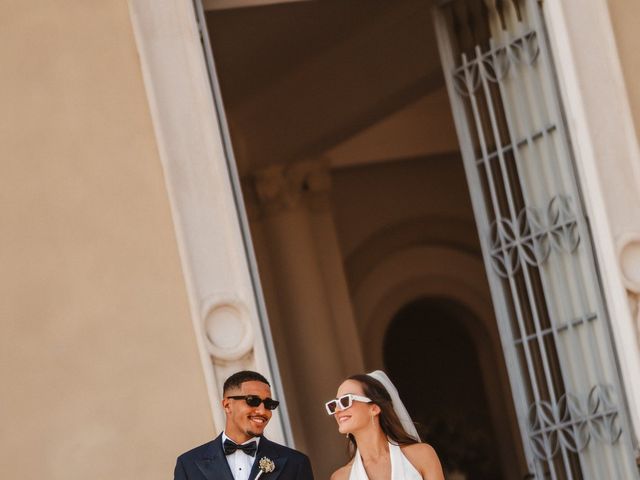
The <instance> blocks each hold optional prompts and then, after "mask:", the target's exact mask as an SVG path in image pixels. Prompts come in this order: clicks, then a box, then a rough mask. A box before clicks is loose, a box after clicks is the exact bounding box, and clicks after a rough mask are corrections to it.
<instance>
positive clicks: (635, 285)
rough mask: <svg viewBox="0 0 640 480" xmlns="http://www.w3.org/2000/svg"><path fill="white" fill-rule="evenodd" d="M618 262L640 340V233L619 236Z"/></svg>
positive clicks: (639, 339)
mask: <svg viewBox="0 0 640 480" xmlns="http://www.w3.org/2000/svg"><path fill="white" fill-rule="evenodd" d="M617 243H618V262H619V263H620V272H621V273H622V281H623V282H624V285H625V287H626V289H627V298H628V300H629V307H630V309H631V314H632V315H633V318H634V320H635V327H636V336H637V337H638V341H639V342H640V233H635V232H633V233H627V234H625V235H622V236H621V237H620V238H618V242H617Z"/></svg>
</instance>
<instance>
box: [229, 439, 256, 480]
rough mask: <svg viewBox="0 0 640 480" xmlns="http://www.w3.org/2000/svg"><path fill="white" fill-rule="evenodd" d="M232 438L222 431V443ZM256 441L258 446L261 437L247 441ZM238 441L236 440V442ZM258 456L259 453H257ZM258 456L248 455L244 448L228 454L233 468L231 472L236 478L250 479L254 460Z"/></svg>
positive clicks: (237, 479)
mask: <svg viewBox="0 0 640 480" xmlns="http://www.w3.org/2000/svg"><path fill="white" fill-rule="evenodd" d="M227 439H228V440H230V441H232V442H233V440H231V439H230V438H229V437H227V434H226V433H224V432H222V444H223V445H224V441H225V440H227ZM250 442H256V446H258V445H259V444H260V437H254V438H252V439H250V440H247V441H246V442H244V443H242V444H241V445H244V444H245V443H250ZM234 443H236V442H234ZM256 456H257V455H256ZM255 459H256V457H252V456H251V455H247V454H246V453H244V452H243V451H242V450H236V451H235V452H233V453H232V454H231V455H227V463H228V464H229V468H230V469H231V474H232V475H233V479H234V480H249V474H250V473H251V467H253V462H254V461H255Z"/></svg>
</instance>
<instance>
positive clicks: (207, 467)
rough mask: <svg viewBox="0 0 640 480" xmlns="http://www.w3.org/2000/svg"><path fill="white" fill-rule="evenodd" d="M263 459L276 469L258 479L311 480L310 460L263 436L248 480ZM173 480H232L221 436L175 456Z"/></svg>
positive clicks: (254, 475)
mask: <svg viewBox="0 0 640 480" xmlns="http://www.w3.org/2000/svg"><path fill="white" fill-rule="evenodd" d="M262 457H267V458H269V459H271V460H273V463H274V464H275V466H276V468H275V470H274V471H273V472H271V473H263V474H262V475H261V476H260V480H313V472H312V471H311V463H310V462H309V458H308V457H307V456H306V455H305V454H304V453H301V452H298V451H297V450H294V449H292V448H289V447H285V446H283V445H278V444H277V443H274V442H272V441H270V440H268V439H266V438H265V437H262V438H261V439H260V443H259V444H258V452H257V453H256V460H255V462H254V463H253V468H252V469H251V473H250V475H249V480H253V479H254V478H255V477H256V475H257V474H258V471H259V469H258V462H259V461H260V459H261V458H262ZM173 478H174V480H233V475H232V474H231V469H230V468H229V464H228V463H227V459H226V457H225V454H224V451H223V450H222V435H219V436H218V437H217V438H216V439H215V440H213V441H211V442H208V443H205V444H204V445H201V446H199V447H196V448H194V449H193V450H189V451H188V452H186V453H183V454H182V455H180V456H179V457H178V461H177V462H176V468H175V471H174V473H173Z"/></svg>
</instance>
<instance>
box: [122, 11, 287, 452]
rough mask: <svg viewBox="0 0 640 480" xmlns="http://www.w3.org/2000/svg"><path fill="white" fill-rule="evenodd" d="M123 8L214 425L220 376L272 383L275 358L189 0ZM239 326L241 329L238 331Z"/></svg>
mask: <svg viewBox="0 0 640 480" xmlns="http://www.w3.org/2000/svg"><path fill="white" fill-rule="evenodd" d="M129 10H130V15H131V20H132V24H133V30H134V34H135V38H136V43H137V46H138V52H139V55H140V62H141V69H142V75H143V78H144V83H145V89H146V92H147V97H148V102H149V108H150V112H151V119H152V121H153V126H154V130H155V135H156V142H157V145H158V151H159V156H160V160H161V162H162V166H163V169H164V173H165V182H166V187H167V192H168V195H169V201H170V205H171V210H172V215H173V220H174V226H175V230H176V238H177V243H178V249H179V252H180V258H181V262H182V268H183V272H184V276H185V283H186V288H187V294H188V296H189V302H190V308H191V316H192V320H193V326H194V330H195V334H196V340H197V347H198V350H199V354H200V358H201V361H202V367H203V371H204V376H205V381H206V386H207V391H208V394H209V398H210V404H211V413H212V417H213V427H214V430H215V431H221V430H222V428H223V427H224V424H225V417H224V414H223V411H222V408H221V406H220V401H221V396H222V391H221V390H222V382H223V381H224V379H225V377H226V376H227V375H229V374H230V373H233V372H234V371H237V370H241V369H245V368H251V369H255V370H258V371H260V372H262V373H264V374H265V375H266V376H267V377H270V378H271V379H273V380H275V379H276V378H278V377H277V372H272V371H271V365H275V363H274V362H270V359H269V358H268V353H267V352H268V349H267V346H266V341H267V340H268V339H265V336H264V335H262V334H261V333H263V326H262V325H261V321H260V317H259V314H258V306H257V296H256V293H255V292H254V290H253V284H252V278H251V272H250V267H249V260H248V258H247V255H246V252H245V249H244V239H243V233H242V227H241V220H240V216H239V213H238V211H237V210H236V205H235V199H234V192H233V187H232V184H231V179H230V173H229V170H228V166H227V159H226V157H225V150H224V142H223V138H222V135H221V125H220V120H219V118H218V115H217V113H216V109H215V106H214V99H213V93H212V89H211V85H210V83H209V76H208V72H207V66H206V62H205V57H204V52H203V49H202V45H201V43H200V36H199V32H198V26H197V22H196V14H195V11H194V5H193V2H192V0H164V1H163V2H157V1H155V0H129ZM230 305H231V306H232V307H233V308H229V306H230ZM217 312H222V313H221V314H220V315H218V314H217ZM212 315H213V317H212ZM238 316H242V317H243V318H244V320H243V318H239V317H238ZM238 324H242V325H244V327H243V328H241V329H238V328H237V327H238ZM211 325H214V327H215V328H214V330H215V332H214V335H213V336H214V337H215V338H214V339H213V340H214V341H215V342H216V345H217V347H216V348H215V349H213V351H212V350H211V349H210V348H208V347H209V346H210V343H211V328H212V327H211ZM207 326H209V328H210V332H209V333H210V334H209V337H207ZM225 332H226V333H225ZM238 332H240V333H239V334H238ZM251 339H253V341H252V346H251V347H250V348H249V351H248V353H247V354H246V355H244V356H242V357H241V358H238V352H239V351H242V349H243V348H246V342H247V341H251ZM220 349H222V351H221V350H220ZM216 352H221V353H220V354H216ZM274 374H275V375H274ZM275 383H277V382H274V387H276V385H275ZM277 387H279V385H277ZM278 389H279V388H276V391H277V390H278ZM280 392H281V391H280ZM280 392H278V393H280ZM279 412H280V410H277V411H276V413H275V414H274V417H273V419H272V421H271V422H270V424H269V427H268V435H269V436H270V437H271V438H273V439H274V440H275V441H278V442H282V443H284V441H285V433H284V432H285V424H286V422H287V421H288V420H287V418H286V413H284V414H280V413H279Z"/></svg>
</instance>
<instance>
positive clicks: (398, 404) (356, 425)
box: [325, 370, 444, 480]
mask: <svg viewBox="0 0 640 480" xmlns="http://www.w3.org/2000/svg"><path fill="white" fill-rule="evenodd" d="M325 407H326V409H327V413H328V414H329V415H334V416H335V419H336V422H337V423H338V431H339V432H340V433H342V434H344V435H347V437H348V438H349V447H350V452H351V454H352V455H353V456H352V459H351V460H350V461H349V463H347V464H346V465H345V466H343V467H341V468H339V469H338V470H336V471H335V472H334V473H333V475H332V476H331V480H347V479H348V480H421V479H424V480H444V474H443V473H442V467H441V466H440V461H439V460H438V456H437V455H436V452H435V451H434V450H433V448H432V447H431V446H430V445H427V444H426V443H420V439H419V437H418V432H417V430H416V427H415V426H414V425H413V423H412V422H411V417H410V416H409V414H408V412H407V410H406V409H405V407H404V405H403V404H402V401H401V400H400V397H399V396H398V392H397V390H396V388H395V387H394V386H393V383H391V380H389V377H387V375H386V374H385V373H384V372H382V371H380V370H376V371H375V372H372V373H369V374H367V375H353V376H351V377H349V378H348V379H347V380H345V381H344V382H343V383H342V384H341V385H340V387H339V388H338V394H337V398H335V399H333V400H329V401H328V402H327V403H326V404H325Z"/></svg>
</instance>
